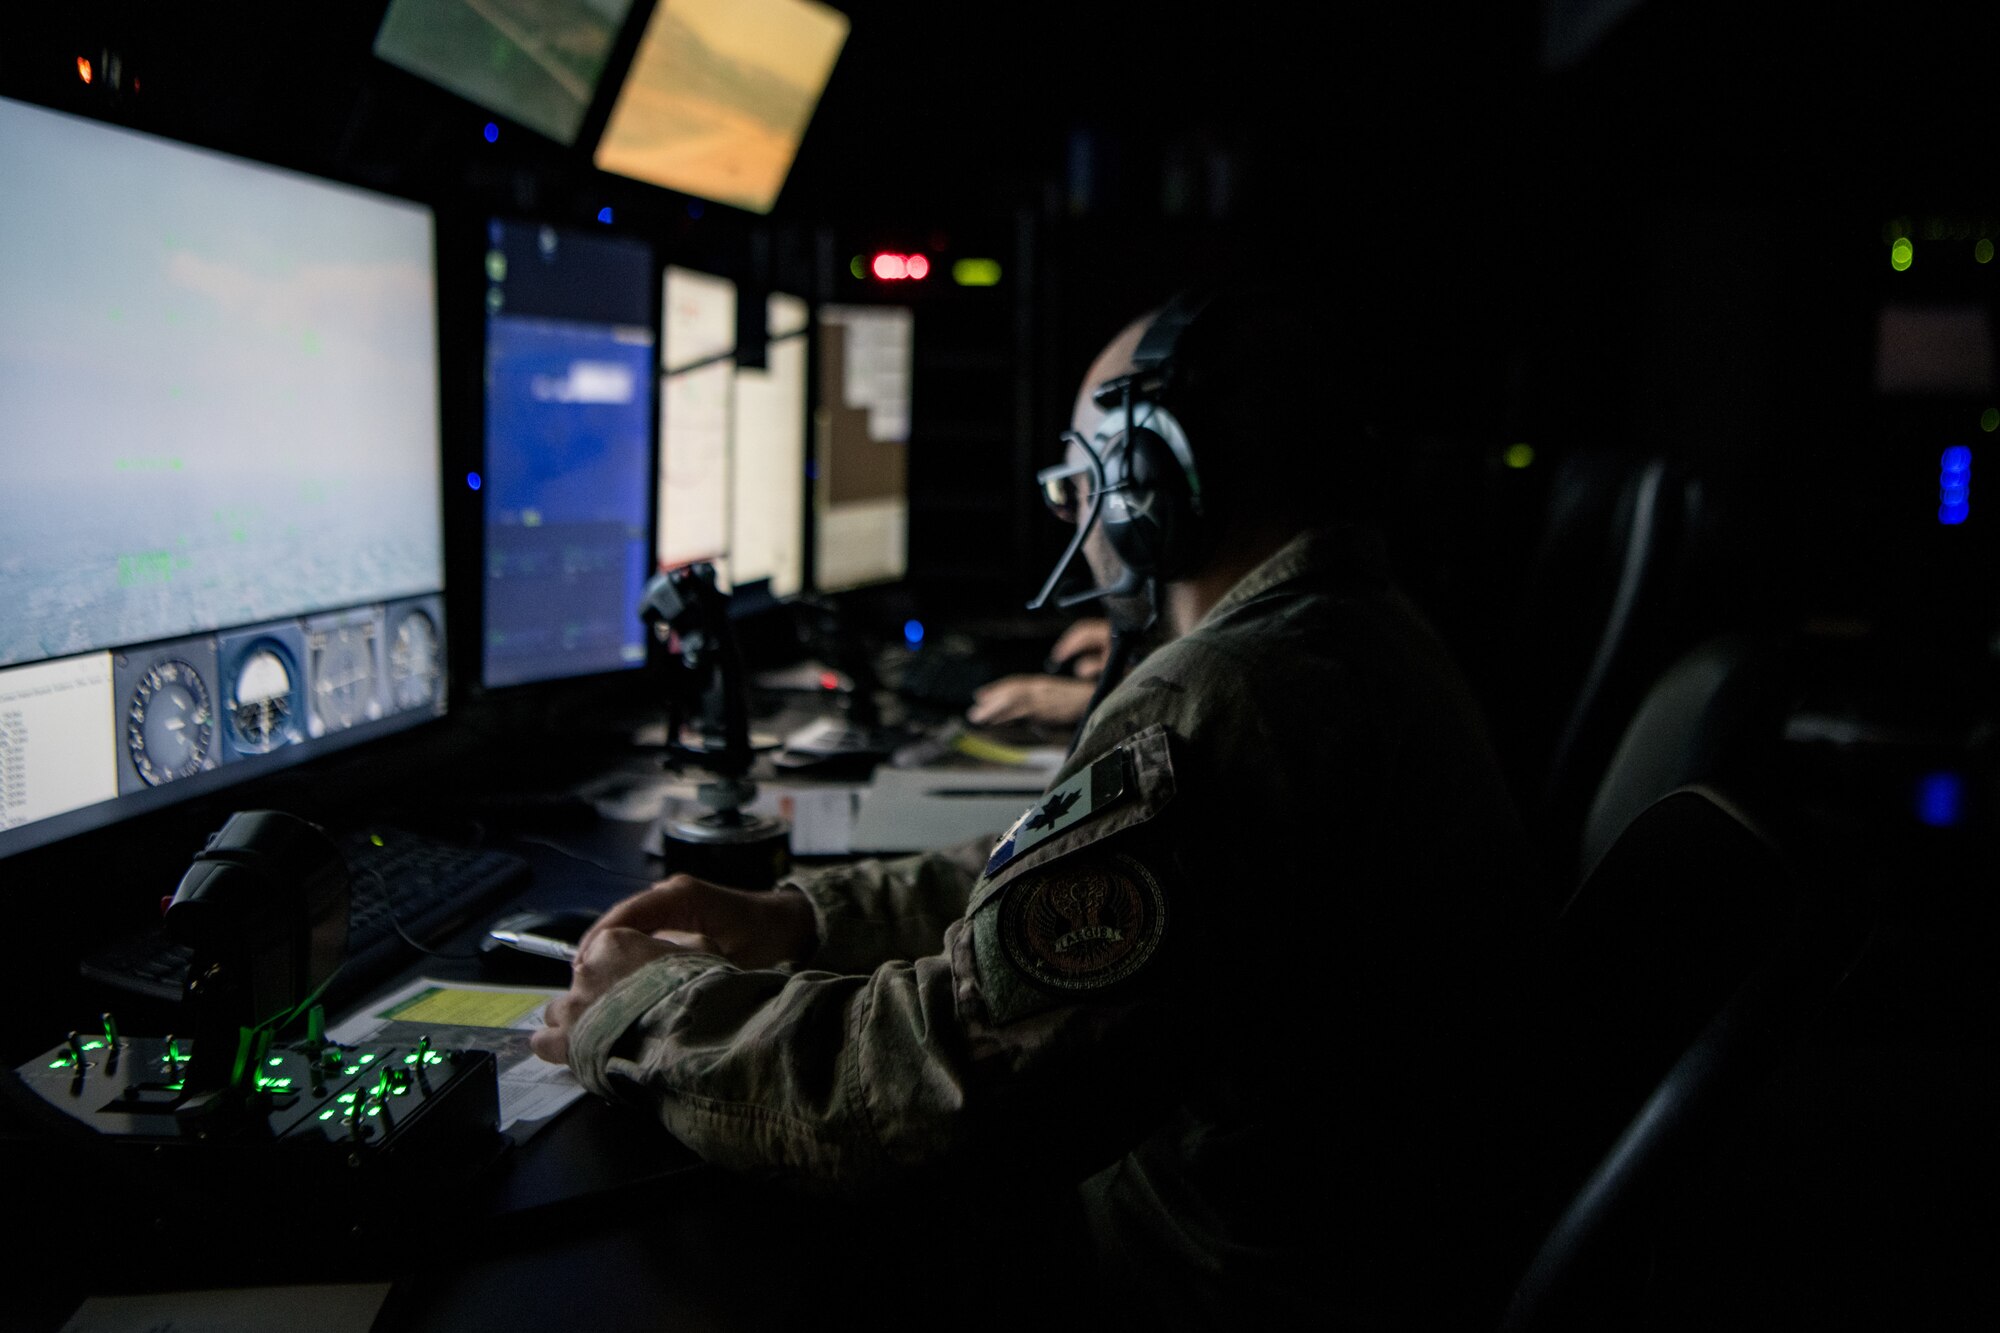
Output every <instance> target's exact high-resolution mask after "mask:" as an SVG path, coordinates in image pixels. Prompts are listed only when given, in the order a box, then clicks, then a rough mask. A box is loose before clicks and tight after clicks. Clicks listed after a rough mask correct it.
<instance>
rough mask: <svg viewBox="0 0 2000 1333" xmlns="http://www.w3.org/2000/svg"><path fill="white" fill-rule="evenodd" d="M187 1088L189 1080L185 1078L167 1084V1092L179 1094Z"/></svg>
mask: <svg viewBox="0 0 2000 1333" xmlns="http://www.w3.org/2000/svg"><path fill="white" fill-rule="evenodd" d="M185 1086H187V1080H186V1079H184V1078H177V1079H175V1080H174V1081H173V1082H171V1083H169V1084H167V1091H168V1092H179V1091H180V1090H181V1089H182V1088H183V1087H185Z"/></svg>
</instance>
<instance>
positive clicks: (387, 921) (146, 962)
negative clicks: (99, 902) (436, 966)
mask: <svg viewBox="0 0 2000 1333" xmlns="http://www.w3.org/2000/svg"><path fill="white" fill-rule="evenodd" d="M335 841H336V844H337V845H338V846H339V848H340V852H341V855H342V856H343V857H344V858H345V859H346V861H347V871H348V880H349V883H350V885H351V892H352V898H351V902H350V905H349V909H348V920H347V962H346V965H345V966H343V967H342V968H341V969H340V972H339V973H338V974H337V975H336V976H335V977H334V979H333V981H332V982H331V983H330V984H329V985H328V986H327V990H326V994H325V996H324V1002H325V1003H326V1004H327V1005H328V1007H329V1008H337V1007H339V1006H340V1005H341V1004H342V1003H345V1002H350V1001H354V1000H359V999H364V998H366V996H367V993H368V992H369V991H371V990H373V989H374V988H375V987H376V986H378V985H379V984H381V983H382V982H383V981H386V980H387V979H388V978H389V977H391V976H393V975H394V974H395V973H397V972H398V971H400V970H402V968H404V967H405V966H407V965H408V964H409V963H410V962H411V961H412V960H413V959H415V958H417V957H418V956H419V955H418V952H417V950H415V949H413V948H411V947H410V945H409V943H408V941H406V940H405V939H404V938H403V935H402V934H400V933H398V931H397V926H399V925H400V926H401V927H402V930H403V932H405V933H407V934H408V935H409V936H410V937H411V938H412V939H414V940H416V941H417V942H418V943H420V944H424V945H432V944H435V943H436V942H437V941H438V940H439V939H442V938H443V937H445V936H447V935H449V934H450V933H451V932H452V931H454V930H457V929H458V928H459V927H460V926H462V925H464V924H465V923H466V922H467V921H469V920H471V919H472V917H473V915H474V914H475V913H477V912H479V911H480V910H481V909H482V908H485V907H487V906H489V905H490V904H492V903H494V902H497V901H499V900H500V899H502V898H504V897H507V896H509V895H511V894H513V893H516V892H518V891H519V890H520V889H521V888H523V887H525V885H526V884H527V881H528V863H527V861H526V860H525V859H523V858H522V857H520V856H518V855H516V854H515V853H513V852H507V851H501V850H499V849H497V848H492V847H460V846H458V845H456V844H454V843H448V842H440V841H438V840H436V839H434V838H426V837H423V836H421V835H418V834H414V833H407V832H404V831H402V830H399V829H391V828H373V829H367V830H364V831H362V832H358V833H351V834H348V835H346V836H345V837H342V838H338V839H336V840H335ZM190 961H192V954H191V952H190V950H189V949H188V947H187V946H186V945H185V944H181V943H178V942H177V941H175V940H173V939H171V938H169V937H168V935H167V933H166V928H165V927H159V928H157V929H154V930H151V931H148V932H146V933H144V934H141V935H135V936H131V937H128V938H126V939H124V940H120V941H119V942H117V943H116V944H113V945H112V946H110V947H109V948H107V949H105V950H104V951H102V952H101V953H98V954H95V955H92V956H91V957H89V958H86V959H84V960H83V963H82V965H81V970H82V972H83V975H84V976H85V977H87V978H89V979H90V980H92V981H95V982H99V983H101V984H103V985H106V986H109V987H111V988H113V989H115V990H120V991H124V992H126V993H128V994H132V995H137V996H142V997H144V998H146V999H149V1000H163V1001H167V1002H178V1001H179V1000H180V998H181V988H182V985H183V983H184V982H185V981H186V979H187V969H188V964H189V962H190Z"/></svg>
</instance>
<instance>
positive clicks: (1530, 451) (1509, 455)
mask: <svg viewBox="0 0 2000 1333" xmlns="http://www.w3.org/2000/svg"><path fill="white" fill-rule="evenodd" d="M1500 461H1501V462H1503V463H1505V464H1506V465H1507V466H1508V467H1511V468H1514V469H1515V470H1517V471H1518V470H1519V469H1521V468H1524V467H1528V466H1530V465H1531V464H1533V463H1534V461H1535V446H1534V445H1532V444H1510V445H1508V446H1507V452H1506V453H1504V454H1501V455H1500Z"/></svg>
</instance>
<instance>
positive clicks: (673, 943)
mask: <svg viewBox="0 0 2000 1333" xmlns="http://www.w3.org/2000/svg"><path fill="white" fill-rule="evenodd" d="M720 952H721V951H720V950H719V949H717V948H716V947H715V941H713V940H711V939H709V938H708V937H707V936H706V935H697V934H695V933H694V932H692V931H684V930H663V931H660V932H659V933H658V934H657V935H642V934H640V933H639V932H638V931H636V930H626V929H623V928H619V929H615V930H605V931H597V930H593V931H592V933H591V934H590V935H589V936H586V937H585V939H584V942H583V945H582V947H581V948H580V949H579V950H578V951H577V955H576V962H575V963H574V964H572V967H573V971H572V973H571V976H570V983H569V993H568V994H567V995H558V996H557V997H556V998H555V999H553V1000H550V1001H549V1006H548V1008H547V1009H545V1010H543V1011H542V1026H541V1028H540V1029H539V1030H537V1031H536V1032H535V1033H534V1034H533V1035H531V1036H530V1037H529V1038H528V1046H529V1048H530V1049H532V1050H533V1051H534V1053H535V1054H536V1055H539V1056H540V1057H542V1059H544V1060H547V1061H548V1062H549V1063H550V1064H553V1065H566V1064H568V1063H569V1034H570V1031H571V1030H572V1029H573V1028H575V1026H576V1022H577V1020H578V1019H579V1018H581V1017H583V1011H584V1010H586V1009H588V1008H590V1006H591V1005H593V1004H596V1003H597V1002H598V1001H599V1000H600V999H602V998H603V997H604V994H605V992H607V991H609V990H610V989H611V988H612V987H613V986H615V985H617V984H618V983H619V982H621V981H623V980H624V979H625V978H626V977H628V976H630V975H632V974H633V973H634V972H637V971H638V970H639V969H640V968H642V967H644V966H645V965H646V964H648V963H650V962H654V961H656V960H658V959H661V958H667V957H670V956H672V955H674V954H677V953H720Z"/></svg>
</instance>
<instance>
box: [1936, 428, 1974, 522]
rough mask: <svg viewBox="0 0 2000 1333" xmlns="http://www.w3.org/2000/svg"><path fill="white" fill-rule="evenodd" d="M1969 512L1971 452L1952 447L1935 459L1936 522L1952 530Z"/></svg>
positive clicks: (1960, 445) (1970, 507)
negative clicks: (1936, 469) (1936, 474)
mask: <svg viewBox="0 0 2000 1333" xmlns="http://www.w3.org/2000/svg"><path fill="white" fill-rule="evenodd" d="M1971 512H1972V450H1970V449H1968V448H1967V447H1966V446H1964V445H1962V444H1954V445H1952V446H1951V447H1950V448H1949V449H1946V450H1945V451H1944V453H1943V454H1941V455H1939V457H1938V511H1937V517H1938V522H1940V523H1942V524H1944V525H1945V526H1947V527H1955V526H1957V525H1958V524H1960V523H1963V522H1965V519H1966V516H1967V515H1968V514H1970V513H1971Z"/></svg>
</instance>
